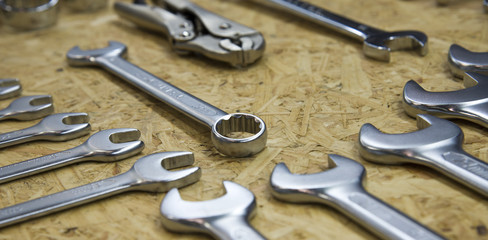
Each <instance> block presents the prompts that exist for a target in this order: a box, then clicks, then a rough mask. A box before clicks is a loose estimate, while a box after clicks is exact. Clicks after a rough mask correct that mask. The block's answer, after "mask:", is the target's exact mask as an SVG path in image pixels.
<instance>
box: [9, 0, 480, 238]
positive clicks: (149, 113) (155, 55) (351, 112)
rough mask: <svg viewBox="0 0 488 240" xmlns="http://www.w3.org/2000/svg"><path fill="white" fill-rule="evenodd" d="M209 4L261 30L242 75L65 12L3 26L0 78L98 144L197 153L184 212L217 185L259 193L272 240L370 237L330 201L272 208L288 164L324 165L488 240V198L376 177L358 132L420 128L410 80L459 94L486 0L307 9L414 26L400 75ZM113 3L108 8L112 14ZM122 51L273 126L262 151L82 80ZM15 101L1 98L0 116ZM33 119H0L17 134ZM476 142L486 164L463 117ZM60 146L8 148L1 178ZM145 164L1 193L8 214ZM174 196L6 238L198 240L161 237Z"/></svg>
mask: <svg viewBox="0 0 488 240" xmlns="http://www.w3.org/2000/svg"><path fill="white" fill-rule="evenodd" d="M194 1H195V2H196V3H198V4H200V5H201V6H203V7H205V8H207V9H209V10H212V11H215V12H217V13H220V14H222V15H224V16H226V17H229V18H231V19H234V20H237V21H240V22H242V23H244V24H246V25H248V26H252V27H254V28H256V29H258V30H260V31H261V32H262V33H263V34H264V36H265V38H266V41H267V49H266V53H265V56H264V57H263V59H261V60H260V61H259V62H258V63H257V64H255V65H253V66H251V67H249V68H246V69H234V68H231V67H229V66H227V65H225V64H221V63H217V62H214V61H209V60H206V59H204V58H201V57H196V56H193V55H190V56H179V55H177V54H176V53H175V52H173V51H171V49H170V45H169V44H168V42H167V41H166V38H165V37H164V36H161V35H160V34H154V33H149V32H146V31H143V30H140V29H138V28H136V27H134V26H133V25H132V24H130V23H128V22H126V21H123V20H120V19H119V18H118V17H117V16H116V15H115V14H114V12H113V10H112V9H111V8H107V9H105V10H103V11H100V12H97V13H85V14H73V13H70V12H68V11H66V10H65V9H63V10H62V12H61V15H60V18H59V22H58V24H57V26H55V27H52V28H49V29H45V30H39V31H33V32H14V31H12V30H10V29H9V28H8V27H7V26H5V25H4V26H1V27H0V77H1V78H6V77H17V78H20V79H21V81H22V84H23V87H24V92H23V95H33V94H51V95H52V96H53V98H54V102H55V104H56V112H87V113H89V114H90V116H91V123H92V125H93V132H96V131H98V130H102V129H109V128H117V127H134V128H138V129H140V130H141V131H142V139H143V140H144V141H145V143H146V149H145V150H144V151H143V154H150V153H154V152H159V151H180V150H181V151H192V152H194V153H195V158H196V164H195V165H197V166H200V167H201V168H202V169H203V176H202V178H201V180H200V181H199V182H198V183H196V184H194V185H191V186H189V187H186V188H183V189H181V193H182V196H183V198H184V199H186V200H194V201H199V200H207V199H212V198H216V197H218V196H220V195H222V194H223V193H224V190H223V186H222V181H223V180H232V181H235V182H237V183H239V184H242V185H244V186H245V187H248V188H249V189H250V190H252V191H253V192H254V194H255V195H256V197H257V202H258V211H257V213H258V214H257V216H256V217H255V218H254V219H253V220H252V222H251V223H252V225H253V226H255V227H256V228H257V229H258V230H259V231H260V232H261V233H262V234H263V235H265V236H266V237H268V238H270V239H375V238H376V237H375V236H374V235H372V234H370V233H369V232H368V231H366V230H365V229H363V228H361V227H359V225H357V224H356V223H355V222H353V221H351V220H350V219H348V218H346V217H345V216H344V215H342V214H340V213H338V212H337V211H335V210H333V209H331V208H329V207H325V206H319V205H313V204H305V205H297V204H289V203H283V202H280V201H277V200H275V199H273V197H272V196H271V194H270V190H269V187H268V180H269V176H270V173H271V171H272V169H273V167H274V166H275V164H277V163H279V162H285V163H286V164H287V165H288V166H289V167H290V169H291V171H293V172H297V173H312V172H318V171H322V170H324V169H327V167H328V166H327V154H330V153H335V154H341V155H344V156H347V157H350V158H352V159H355V160H357V161H359V162H361V163H362V164H364V166H365V167H366V169H367V183H366V184H365V187H366V189H367V190H368V191H370V192H371V193H372V194H374V195H375V196H377V197H378V198H379V199H382V200H383V201H385V202H387V203H389V204H391V205H393V206H394V207H396V208H398V209H399V210H401V211H403V212H405V213H406V214H407V215H409V216H411V217H413V218H414V219H417V220H418V221H419V222H421V223H423V224H425V225H427V226H429V227H430V228H432V229H433V230H435V231H437V232H439V233H440V234H442V235H443V236H445V237H447V238H449V239H488V229H487V228H488V217H487V216H488V201H487V200H486V199H484V198H482V197H480V195H478V194H476V193H474V192H472V191H470V190H467V189H466V188H465V187H463V186H461V185H460V184H457V183H455V182H453V181H452V180H449V179H447V178H446V177H444V176H442V175H441V174H439V173H436V172H433V171H432V170H430V169H427V168H424V167H419V166H413V165H409V166H381V165H376V164H372V163H368V162H366V161H364V159H362V158H361V157H360V156H359V154H358V144H357V138H358V131H359V129H360V127H361V125H362V124H364V123H372V124H374V125H375V126H377V127H378V128H379V129H381V130H383V131H385V132H388V133H403V132H409V131H414V130H416V129H417V127H416V124H415V120H414V119H412V118H410V117H408V116H407V115H406V114H405V113H404V111H403V109H402V106H401V92H402V88H403V85H404V84H405V82H406V81H408V80H410V79H413V80H416V81H417V82H419V83H420V84H421V85H422V86H423V87H425V88H426V89H428V90H431V91H445V90H456V89H461V88H463V86H462V83H461V81H459V80H456V79H454V78H453V77H452V76H451V73H450V72H449V70H448V67H447V64H446V54H447V51H448V48H449V46H450V45H451V44H452V43H458V44H461V45H463V46H465V47H467V48H468V49H471V50H473V51H487V50H488V14H484V13H483V10H482V6H481V1H478V0H471V1H461V0H459V1H453V2H452V3H451V4H450V5H449V6H446V7H438V6H436V4H435V1H434V0H422V1H420V0H418V1H400V0H365V1H354V0H332V1H319V0H313V1H311V2H313V3H315V4H318V5H320V6H322V7H325V8H327V9H330V10H333V11H336V12H338V13H342V14H344V15H346V16H349V17H352V18H354V19H356V20H359V21H363V22H364V23H367V24H370V25H372V26H376V27H378V28H382V29H386V30H407V29H418V30H421V31H424V32H426V33H427V34H428V35H429V42H430V53H429V54H428V55H427V56H425V57H419V56H418V55H417V54H416V53H414V52H395V53H393V55H392V62H391V63H389V64H388V63H383V62H378V61H374V60H371V59H367V58H365V57H364V55H363V54H362V50H361V49H362V46H361V44H360V43H358V42H355V41H354V40H351V39H349V38H346V37H343V36H341V35H339V34H336V33H334V32H332V31H330V30H327V29H324V28H321V27H319V26H317V25H315V24H311V23H309V22H307V21H304V20H301V19H298V18H296V17H293V16H291V15H289V14H285V13H280V12H277V11H274V10H272V9H268V8H263V7H261V6H258V5H256V4H252V3H248V2H246V1H237V0H235V1H230V0H194ZM111 5H112V4H110V6H111ZM108 40H118V41H121V42H124V43H125V44H127V45H128V47H129V60H130V61H131V62H133V63H135V64H137V65H139V66H141V67H142V68H144V69H146V70H148V71H149V72H151V73H153V74H155V75H156V76H159V77H161V78H163V79H165V80H167V81H169V82H171V83H172V84H174V85H176V86H178V87H180V88H182V89H184V90H186V91H187V92H190V93H192V94H194V95H196V96H197V97H199V98H201V99H204V100H206V101H208V102H210V103H212V104H213V105H215V106H218V107H219V108H221V109H223V110H224V111H227V112H237V111H240V112H249V113H254V114H256V115H258V116H261V117H262V118H263V119H264V120H265V121H266V123H267V125H268V127H269V141H268V147H267V148H266V150H264V151H263V152H261V153H260V154H258V155H256V156H254V157H251V158H245V159H232V158H228V157H224V156H221V155H219V154H218V152H217V151H216V150H215V149H214V148H213V146H212V143H211V140H210V134H209V131H208V129H207V128H206V127H204V126H201V125H199V124H197V123H196V122H193V121H190V120H188V119H187V118H185V117H184V116H183V115H181V114H179V113H177V112H176V111H175V110H172V109H171V108H169V107H168V106H167V105H165V104H162V103H160V102H158V101H157V100H155V99H153V98H151V97H149V96H148V95H146V94H143V93H141V92H140V91H138V90H136V89H134V88H133V87H131V86H130V85H128V84H126V83H124V82H123V81H121V80H120V79H117V78H116V77H114V76H113V75H111V74H109V73H107V72H105V71H103V70H100V69H98V68H72V67H69V66H68V65H67V63H66V60H65V54H66V52H67V50H68V49H70V48H71V47H73V46H75V45H80V46H81V47H82V48H95V47H103V46H105V45H106V43H107V41H108ZM8 102H9V101H7V100H6V101H1V102H0V107H4V106H6V105H8ZM35 122H36V121H30V122H15V121H8V122H2V123H0V131H1V132H7V131H12V130H15V129H20V128H24V127H27V126H30V125H33V124H34V123H35ZM456 123H458V124H459V125H460V126H461V127H462V129H463V130H464V132H465V135H466V137H465V145H464V147H465V149H466V150H467V152H469V153H472V154H473V155H474V156H476V157H479V158H481V159H484V160H485V161H486V160H487V159H488V147H487V146H488V144H487V143H488V130H486V129H484V128H481V127H479V126H475V125H473V124H471V123H469V122H464V121H456ZM86 138H87V137H83V138H80V139H76V140H71V141H68V142H65V143H49V142H35V143H30V144H24V145H21V146H16V147H10V148H7V149H2V150H1V151H0V159H1V160H0V166H4V165H7V164H11V163H15V162H19V161H22V160H26V159H30V158H34V157H39V156H42V155H45V154H49V153H53V152H56V151H60V150H64V149H68V148H71V147H74V146H77V145H78V144H80V143H82V142H83V141H84V140H85V139H86ZM140 156H142V154H141V155H139V156H136V157H132V158H130V159H127V160H123V161H119V162H116V163H81V164H76V165H72V166H68V167H64V168H62V169H58V170H55V171H50V172H47V173H44V174H39V175H36V176H33V177H29V178H26V179H22V180H18V181H14V182H11V183H7V184H2V185H0V207H6V206H10V205H13V204H16V203H21V202H24V201H27V200H29V199H34V198H37V197H41V196H44V195H47V194H51V193H55V192H58V191H62V190H65V189H69V188H73V187H76V186H80V185H82V184H86V183H90V182H93V181H96V180H100V179H104V178H107V177H110V176H113V175H117V174H119V173H121V172H125V171H127V170H128V169H129V168H130V167H131V166H132V164H133V163H134V161H135V160H136V159H137V158H139V157H140ZM163 198H164V194H153V193H144V192H140V193H127V194H121V195H118V196H115V197H111V198H109V199H104V200H100V201H97V202H95V203H91V204H86V205H84V206H81V207H77V208H74V209H69V210H65V211H63V212H60V213H57V214H52V215H49V216H46V217H41V218H38V219H35V220H31V221H28V222H25V223H22V224H17V225H14V226H11V227H8V228H4V229H1V230H0V239H201V238H204V237H205V236H203V235H192V234H174V233H170V232H167V231H166V230H165V229H164V228H163V227H162V225H161V216H160V213H159V206H160V203H161V200H162V199H163Z"/></svg>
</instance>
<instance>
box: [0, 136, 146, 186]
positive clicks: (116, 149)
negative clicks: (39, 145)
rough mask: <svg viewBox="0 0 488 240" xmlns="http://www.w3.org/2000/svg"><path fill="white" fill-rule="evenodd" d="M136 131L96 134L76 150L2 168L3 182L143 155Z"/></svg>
mask: <svg viewBox="0 0 488 240" xmlns="http://www.w3.org/2000/svg"><path fill="white" fill-rule="evenodd" d="M140 136H141V133H140V132H139V130H137V129H134V128H116V129H109V130H103V131H100V132H97V133H95V134H93V135H92V136H90V138H88V140H86V142H84V143H82V144H81V145H79V146H76V147H74V148H71V149H68V150H65V151H62V152H57V153H53V154H49V155H46V156H43V157H39V158H33V159H30V160H26V161H22V162H18V163H14V164H11V165H7V166H3V167H0V183H5V182H9V181H12V180H15V179H19V178H23V177H27V176H32V175H34V174H38V173H41V172H45V171H49V170H53V169H56V168H60V167H63V166H67V165H70V164H73V163H79V162H83V161H97V162H114V161H119V160H122V159H125V158H128V157H131V156H134V155H136V154H138V153H140V152H141V151H142V150H143V149H144V142H142V141H139V140H138V139H139V137H140Z"/></svg>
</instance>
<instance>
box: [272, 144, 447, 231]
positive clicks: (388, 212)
mask: <svg viewBox="0 0 488 240" xmlns="http://www.w3.org/2000/svg"><path fill="white" fill-rule="evenodd" d="M329 166H332V167H333V168H332V169H329V170H326V171H323V172H319V173H314V174H292V173H291V172H290V170H289V169H288V168H287V167H286V165H285V164H284V163H279V164H278V165H276V167H275V168H274V170H273V172H272V174H271V179H270V184H271V193H272V194H273V196H274V197H276V198H278V199H280V200H283V201H287V202H293V203H321V204H325V205H328V206H330V207H333V208H335V209H337V210H339V211H340V212H342V213H344V214H345V215H347V216H348V217H350V218H351V219H353V220H355V221H357V222H358V223H359V224H362V226H364V227H365V228H367V229H369V230H370V231H371V232H373V233H375V234H376V235H377V236H379V237H381V238H382V239H410V240H418V239H423V240H426V239H443V238H442V237H441V236H439V235H437V234H436V233H434V232H433V231H432V230H430V229H428V228H426V227H425V226H423V225H421V224H420V223H418V222H417V221H415V220H413V219H411V218H410V217H408V216H406V215H404V214H403V213H401V212H400V211H398V210H396V209H394V208H393V207H391V206H389V205H388V204H386V203H384V202H382V201H381V200H379V199H377V198H375V197H374V196H372V195H370V194H369V193H368V192H366V190H364V188H363V184H362V182H363V179H364V177H365V175H366V174H365V172H366V170H365V169H364V167H363V166H362V165H361V164H360V163H358V162H356V161H354V160H352V159H349V158H346V157H342V156H339V155H334V154H330V155H329Z"/></svg>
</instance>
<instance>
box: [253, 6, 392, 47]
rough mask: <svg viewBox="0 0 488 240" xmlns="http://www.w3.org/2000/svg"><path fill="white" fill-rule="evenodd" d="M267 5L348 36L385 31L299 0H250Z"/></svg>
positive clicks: (368, 34) (362, 35)
mask: <svg viewBox="0 0 488 240" xmlns="http://www.w3.org/2000/svg"><path fill="white" fill-rule="evenodd" d="M252 1H254V2H258V3H262V4H264V5H267V6H271V7H276V8H279V9H282V10H285V11H287V12H290V13H292V14H294V15H297V16H300V17H302V18H305V19H307V20H309V21H312V22H315V23H317V24H319V25H321V26H325V27H328V28H331V29H334V30H336V31H338V32H340V33H343V34H345V35H347V36H349V37H352V38H355V39H358V40H361V41H362V40H365V39H366V38H368V37H369V36H371V35H376V34H381V33H385V32H384V31H382V30H379V29H377V28H374V27H371V26H368V25H365V24H362V23H359V22H356V21H354V20H351V19H348V18H345V17H342V16H340V15H337V14H335V13H332V12H329V11H327V10H325V9H323V8H320V7H318V6H315V5H312V4H310V3H307V2H303V1H300V0H252Z"/></svg>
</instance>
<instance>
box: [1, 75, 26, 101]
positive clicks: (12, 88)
mask: <svg viewBox="0 0 488 240" xmlns="http://www.w3.org/2000/svg"><path fill="white" fill-rule="evenodd" d="M21 92H22V86H21V85H20V81H19V79H17V78H5V79H0V100H3V99H7V98H12V97H15V96H18V95H20V93H21Z"/></svg>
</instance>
